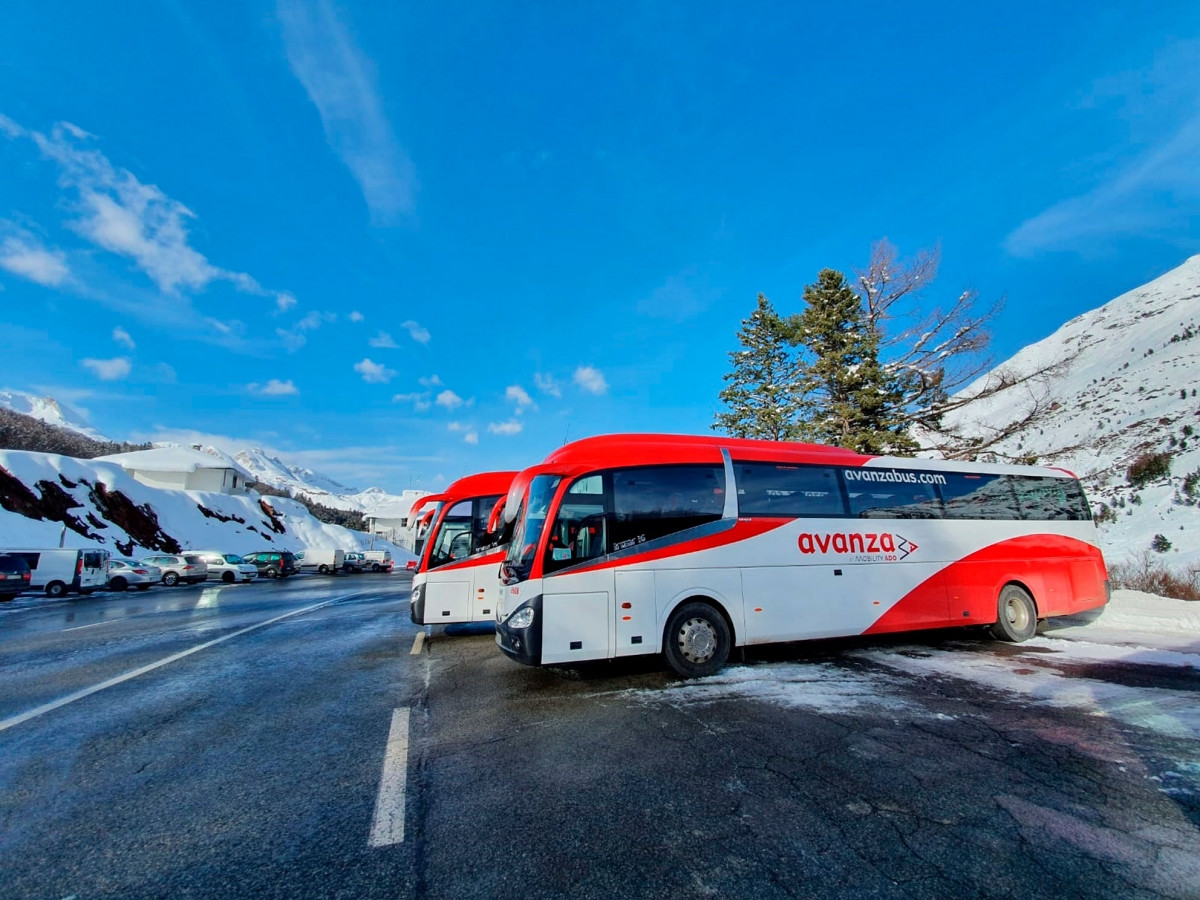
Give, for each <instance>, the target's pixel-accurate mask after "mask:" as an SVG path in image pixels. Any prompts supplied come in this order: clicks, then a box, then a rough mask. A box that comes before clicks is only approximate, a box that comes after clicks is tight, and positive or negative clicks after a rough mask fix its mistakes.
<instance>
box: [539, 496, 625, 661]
mask: <svg viewBox="0 0 1200 900" xmlns="http://www.w3.org/2000/svg"><path fill="white" fill-rule="evenodd" d="M607 544H608V515H607V504H606V502H605V491H604V476H602V475H588V476H586V477H584V478H580V479H577V480H576V481H575V482H574V483H572V484H571V486H570V487H569V488H568V490H567V491H566V492H565V493H564V494H563V495H562V500H561V501H560V503H559V508H558V512H557V514H556V515H555V518H554V522H553V523H552V524H551V525H550V533H549V537H548V538H547V547H546V558H545V570H546V578H545V579H544V580H543V582H542V616H543V620H542V662H543V663H561V662H571V661H572V660H577V659H578V660H585V659H608V658H610V657H612V656H613V593H614V588H615V581H614V574H613V573H614V570H613V568H612V567H611V566H604V567H597V566H596V565H595V564H594V561H597V560H600V559H602V558H603V556H604V555H605V553H606V551H607Z"/></svg>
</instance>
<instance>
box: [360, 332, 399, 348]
mask: <svg viewBox="0 0 1200 900" xmlns="http://www.w3.org/2000/svg"><path fill="white" fill-rule="evenodd" d="M367 343H368V344H370V345H371V346H372V347H378V348H380V349H382V350H395V349H396V342H395V341H394V340H392V336H391V335H390V334H388V333H387V332H386V331H381V332H379V333H378V334H376V335H375V337H373V338H371V339H370V340H369V341H367Z"/></svg>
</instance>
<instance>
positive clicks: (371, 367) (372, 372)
mask: <svg viewBox="0 0 1200 900" xmlns="http://www.w3.org/2000/svg"><path fill="white" fill-rule="evenodd" d="M354 371H355V372H357V373H358V374H359V375H361V376H362V378H363V381H365V382H366V383H367V384H387V383H388V382H389V381H391V380H392V379H393V378H395V377H396V370H395V369H389V368H388V367H387V366H384V365H381V364H380V363H377V362H371V360H369V359H364V360H363V361H362V362H357V363H355V364H354Z"/></svg>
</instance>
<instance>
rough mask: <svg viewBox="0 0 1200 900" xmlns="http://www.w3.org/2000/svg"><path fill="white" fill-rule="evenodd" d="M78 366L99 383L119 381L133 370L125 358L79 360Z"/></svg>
mask: <svg viewBox="0 0 1200 900" xmlns="http://www.w3.org/2000/svg"><path fill="white" fill-rule="evenodd" d="M79 364H80V365H81V366H83V367H84V368H85V369H88V370H89V371H91V373H92V374H93V375H95V376H96V377H97V378H99V379H100V380H101V381H119V380H120V379H122V378H124V377H126V376H127V375H128V374H129V373H130V371H131V370H132V369H133V366H132V365H130V362H129V358H128V357H125V356H118V357H117V358H115V359H81V360H80V361H79Z"/></svg>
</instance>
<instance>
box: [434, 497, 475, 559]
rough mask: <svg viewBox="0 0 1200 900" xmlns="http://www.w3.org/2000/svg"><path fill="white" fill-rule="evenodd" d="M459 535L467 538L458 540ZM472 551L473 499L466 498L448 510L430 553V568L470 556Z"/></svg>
mask: <svg viewBox="0 0 1200 900" xmlns="http://www.w3.org/2000/svg"><path fill="white" fill-rule="evenodd" d="M459 535H463V536H464V537H465V540H456V538H458V536H459ZM470 553H471V501H470V500H464V501H462V502H461V503H456V504H454V506H453V508H451V509H449V510H447V511H446V515H445V518H443V519H442V524H441V527H440V528H439V529H438V533H437V538H436V540H435V543H434V545H433V550H432V551H430V553H429V568H430V569H436V568H437V567H438V566H444V565H445V564H446V563H448V562H453V561H454V560H456V559H462V558H463V557H464V556H469V555H470Z"/></svg>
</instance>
